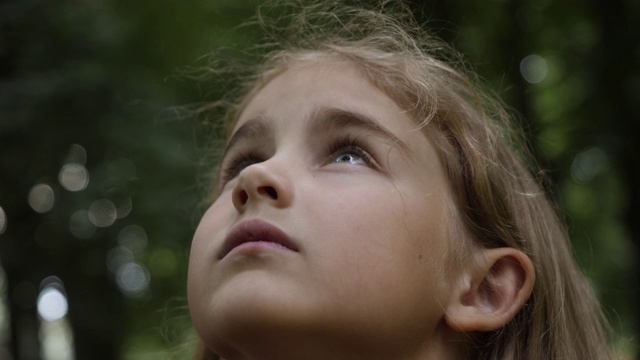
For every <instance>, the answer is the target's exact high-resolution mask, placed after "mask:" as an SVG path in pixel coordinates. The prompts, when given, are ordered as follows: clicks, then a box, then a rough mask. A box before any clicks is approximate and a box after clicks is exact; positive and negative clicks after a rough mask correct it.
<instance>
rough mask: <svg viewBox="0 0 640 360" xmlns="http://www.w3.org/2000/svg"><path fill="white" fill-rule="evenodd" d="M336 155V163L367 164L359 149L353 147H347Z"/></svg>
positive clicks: (334, 160)
mask: <svg viewBox="0 0 640 360" xmlns="http://www.w3.org/2000/svg"><path fill="white" fill-rule="evenodd" d="M336 155H337V156H336V157H335V158H334V159H333V163H336V164H351V165H367V161H366V160H365V159H364V158H363V157H362V156H360V155H359V154H358V151H355V150H352V149H345V150H344V151H343V152H341V153H338V154H336Z"/></svg>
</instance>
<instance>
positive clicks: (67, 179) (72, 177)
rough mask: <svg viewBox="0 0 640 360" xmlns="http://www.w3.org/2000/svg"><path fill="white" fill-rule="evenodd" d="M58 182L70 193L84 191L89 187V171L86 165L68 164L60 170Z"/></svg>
mask: <svg viewBox="0 0 640 360" xmlns="http://www.w3.org/2000/svg"><path fill="white" fill-rule="evenodd" d="M58 181H59V182H60V185H62V187H64V188H65V189H67V190H69V191H80V190H84V189H85V188H86V187H87V185H89V171H87V168H85V167H84V165H80V164H66V165H64V166H63V167H62V169H60V174H58Z"/></svg>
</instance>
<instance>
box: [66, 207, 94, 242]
mask: <svg viewBox="0 0 640 360" xmlns="http://www.w3.org/2000/svg"><path fill="white" fill-rule="evenodd" d="M69 231H71V234H73V236H75V237H77V238H78V239H89V238H90V237H92V236H93V234H95V232H96V226H95V225H94V224H93V223H92V222H91V220H90V219H89V212H88V211H87V210H78V211H76V212H75V213H73V215H71V218H70V219H69Z"/></svg>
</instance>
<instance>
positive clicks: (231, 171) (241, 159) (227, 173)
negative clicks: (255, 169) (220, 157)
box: [221, 153, 264, 184]
mask: <svg viewBox="0 0 640 360" xmlns="http://www.w3.org/2000/svg"><path fill="white" fill-rule="evenodd" d="M263 161H264V158H263V157H262V156H260V155H258V154H255V153H239V154H236V155H235V156H233V157H232V158H231V159H229V160H228V161H226V164H224V165H223V168H222V173H221V174H222V177H221V180H222V184H226V183H227V182H229V181H231V180H233V179H235V178H236V177H237V176H238V175H240V172H241V171H242V170H244V169H245V168H246V167H248V166H251V165H253V164H257V163H261V162H263Z"/></svg>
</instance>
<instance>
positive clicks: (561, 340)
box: [197, 1, 610, 360]
mask: <svg viewBox="0 0 640 360" xmlns="http://www.w3.org/2000/svg"><path fill="white" fill-rule="evenodd" d="M285 7H287V8H289V9H290V10H291V9H293V11H292V12H291V13H292V15H284V16H283V15H280V14H279V15H278V17H277V18H276V19H275V20H274V19H272V18H269V17H267V16H264V15H263V14H259V15H258V17H257V19H258V20H257V22H258V23H259V24H261V25H264V28H265V30H266V31H267V33H268V35H269V36H270V38H271V39H275V40H272V41H269V42H266V43H264V44H263V46H262V48H263V49H264V48H267V49H270V48H273V50H272V51H270V52H268V53H267V55H265V57H264V59H265V60H264V61H263V63H262V64H261V65H260V66H259V67H258V68H257V69H256V70H255V72H254V76H253V77H249V78H246V79H245V80H246V81H245V82H244V85H243V86H241V87H240V90H239V93H238V96H237V97H236V99H235V101H232V104H234V105H233V106H232V108H231V109H230V110H229V111H228V112H227V117H226V122H227V123H228V125H230V126H233V125H234V123H235V121H236V120H237V118H238V116H239V114H240V113H241V112H242V110H243V109H244V107H245V106H246V104H247V103H248V102H249V101H250V100H251V99H252V97H253V96H254V95H255V94H256V93H257V92H258V91H259V90H260V89H261V88H262V87H263V86H264V85H265V84H266V83H268V82H269V81H270V80H271V79H273V78H274V77H276V76H277V75H278V74H280V73H281V72H283V71H284V70H286V69H287V68H288V67H290V66H291V65H292V64H295V63H297V62H300V61H305V60H309V59H314V58H315V59H317V58H318V55H329V56H331V57H339V58H342V59H346V60H349V61H352V62H353V63H355V64H357V65H359V66H360V67H361V68H362V70H363V71H364V72H365V74H366V75H367V76H368V77H369V79H370V80H371V81H372V82H373V83H374V84H375V85H376V86H378V87H379V88H380V89H382V90H383V91H385V92H386V93H387V94H388V95H389V96H390V97H391V98H392V99H394V100H395V101H396V102H397V104H398V105H399V106H400V107H401V108H403V109H405V110H406V111H407V112H408V113H409V114H410V115H411V117H412V118H413V119H414V120H415V121H416V126H418V127H421V128H423V130H424V131H425V132H426V133H427V134H429V136H430V137H431V139H432V140H433V141H435V147H436V149H438V152H439V156H440V159H441V162H442V164H443V165H444V167H445V169H446V171H447V174H448V177H449V182H450V184H451V186H452V189H453V194H454V196H455V201H456V206H457V210H456V212H457V214H458V216H457V217H458V218H459V220H458V221H456V222H454V223H455V224H457V225H458V227H459V226H460V225H462V228H463V230H462V231H463V232H464V233H465V234H466V235H467V236H466V237H468V238H470V239H472V240H471V241H473V242H474V243H475V244H477V245H479V246H482V247H487V248H497V247H513V248H517V249H520V250H521V251H523V252H524V253H525V254H527V255H528V256H529V257H530V258H531V260H532V261H533V263H534V267H535V270H536V283H535V286H534V290H533V294H532V296H531V297H530V299H529V300H528V301H527V303H526V304H525V306H524V307H523V309H522V310H521V311H520V312H519V313H518V314H517V315H516V317H515V318H514V319H513V320H512V321H511V322H510V323H509V324H507V325H506V326H505V327H503V328H502V329H500V330H498V331H495V332H491V333H486V334H481V336H479V337H474V342H473V344H472V345H471V346H470V347H471V349H470V354H471V358H474V359H528V360H533V359H607V358H610V355H609V352H608V348H607V342H606V337H605V329H606V322H605V320H604V317H603V315H602V312H601V310H600V308H599V306H598V304H597V302H596V301H595V299H594V295H593V293H592V291H591V289H590V287H589V285H588V283H587V281H586V280H585V279H584V277H583V275H582V274H581V272H580V270H579V269H578V268H577V266H576V264H575V262H574V260H573V258H572V253H571V250H570V243H569V240H568V236H567V234H566V232H565V229H564V225H563V223H562V221H561V220H560V219H559V217H558V216H557V214H556V212H555V210H554V208H553V206H552V203H551V202H550V200H549V199H548V198H547V196H546V194H545V192H544V191H543V190H542V186H541V185H540V183H539V181H540V180H541V179H539V178H536V177H535V176H533V175H532V171H530V169H528V168H527V167H526V166H525V165H524V164H533V162H532V161H531V159H527V156H526V150H525V149H524V141H523V139H522V137H521V136H520V135H519V134H518V132H517V131H515V130H513V129H512V125H511V123H512V119H511V116H510V115H509V114H508V112H507V111H505V108H504V106H503V105H502V104H501V103H500V102H499V101H498V100H496V99H495V98H494V97H493V96H491V95H489V94H487V92H486V91H482V90H480V89H481V87H480V86H479V85H478V84H479V81H478V79H477V78H476V77H475V75H474V74H473V73H472V72H470V71H468V70H467V69H466V68H465V67H464V66H465V65H464V62H463V61H462V58H461V57H460V55H458V54H457V53H456V52H455V51H453V50H452V49H451V48H450V47H449V46H447V45H445V44H443V43H442V42H441V41H439V40H438V39H435V38H434V37H432V36H430V35H429V34H428V33H426V32H425V31H424V29H422V28H421V27H420V26H418V24H416V22H415V20H414V18H413V17H412V15H411V13H410V12H409V11H408V10H407V9H405V8H403V7H402V6H401V5H398V3H396V2H394V3H391V2H388V1H387V2H383V3H381V4H380V5H378V6H377V7H375V8H371V9H365V8H363V7H352V6H346V5H344V4H337V3H335V2H322V4H313V5H302V4H299V3H291V2H289V3H287V5H286V6H285ZM278 9H283V7H282V6H280V7H278ZM215 66H217V65H215ZM512 146H514V147H515V148H512ZM455 224H454V226H455ZM454 231H455V230H454ZM468 245H469V244H467V245H464V244H463V245H462V247H461V248H459V249H457V250H454V254H457V256H463V257H464V256H465V255H466V254H467V253H468V252H469V251H471V250H470V249H471V247H470V246H468ZM451 261H452V262H460V258H454V257H453V256H452V259H451ZM197 356H198V358H199V359H215V355H213V354H211V353H210V352H209V351H208V350H206V349H205V348H204V347H203V349H202V351H201V352H200V354H199V355H197Z"/></svg>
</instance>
